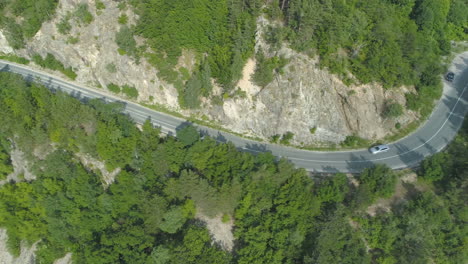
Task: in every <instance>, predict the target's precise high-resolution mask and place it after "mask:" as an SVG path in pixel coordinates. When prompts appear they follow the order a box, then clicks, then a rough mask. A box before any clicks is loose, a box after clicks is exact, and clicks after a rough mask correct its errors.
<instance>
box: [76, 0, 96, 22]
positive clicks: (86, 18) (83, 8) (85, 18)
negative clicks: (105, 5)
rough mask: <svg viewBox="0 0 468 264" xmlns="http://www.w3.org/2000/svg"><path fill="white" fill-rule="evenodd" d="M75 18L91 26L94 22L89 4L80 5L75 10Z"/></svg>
mask: <svg viewBox="0 0 468 264" xmlns="http://www.w3.org/2000/svg"><path fill="white" fill-rule="evenodd" d="M74 15H75V17H76V18H77V19H78V20H79V21H80V22H82V23H84V24H85V25H88V24H90V23H91V22H93V19H94V18H93V15H92V14H91V13H90V12H89V10H88V5H87V4H80V5H78V7H77V8H76V10H75V14H74Z"/></svg>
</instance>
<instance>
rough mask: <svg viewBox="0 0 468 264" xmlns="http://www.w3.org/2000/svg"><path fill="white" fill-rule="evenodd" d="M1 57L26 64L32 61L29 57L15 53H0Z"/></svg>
mask: <svg viewBox="0 0 468 264" xmlns="http://www.w3.org/2000/svg"><path fill="white" fill-rule="evenodd" d="M0 59H2V60H7V61H11V62H16V63H19V64H25V65H26V64H29V62H30V61H29V60H28V59H26V58H23V57H20V56H17V55H14V54H0Z"/></svg>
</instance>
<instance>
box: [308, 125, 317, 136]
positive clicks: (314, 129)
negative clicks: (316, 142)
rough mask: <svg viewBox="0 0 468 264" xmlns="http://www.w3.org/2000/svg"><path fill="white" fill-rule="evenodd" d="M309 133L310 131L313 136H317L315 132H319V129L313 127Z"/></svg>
mask: <svg viewBox="0 0 468 264" xmlns="http://www.w3.org/2000/svg"><path fill="white" fill-rule="evenodd" d="M309 131H310V133H311V134H312V135H313V134H315V132H316V131H317V127H312V128H310V130H309Z"/></svg>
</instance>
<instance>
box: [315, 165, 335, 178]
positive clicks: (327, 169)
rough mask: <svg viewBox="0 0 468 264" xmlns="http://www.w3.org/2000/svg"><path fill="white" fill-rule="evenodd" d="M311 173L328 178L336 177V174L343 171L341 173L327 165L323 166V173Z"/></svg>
mask: <svg viewBox="0 0 468 264" xmlns="http://www.w3.org/2000/svg"><path fill="white" fill-rule="evenodd" d="M311 172H312V173H314V174H320V175H322V176H325V177H326V176H330V175H334V174H336V173H340V172H341V171H339V170H338V169H337V168H336V167H332V166H330V165H326V166H322V168H321V171H318V170H312V171H311Z"/></svg>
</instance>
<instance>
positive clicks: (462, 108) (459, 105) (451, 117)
mask: <svg viewBox="0 0 468 264" xmlns="http://www.w3.org/2000/svg"><path fill="white" fill-rule="evenodd" d="M467 90H468V89H465V90H464V91H463V90H462V91H458V90H457V96H456V97H453V96H445V97H444V99H442V103H443V104H445V106H446V107H447V108H448V109H449V111H450V112H448V113H447V114H446V115H445V118H446V119H447V121H448V122H449V124H450V126H451V127H452V129H453V130H454V131H458V129H460V128H461V126H462V124H463V120H464V118H465V115H466V113H467V112H468V103H467V102H468V91H467Z"/></svg>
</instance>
